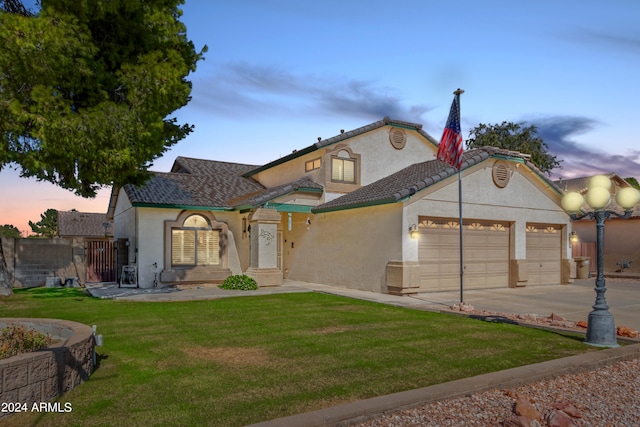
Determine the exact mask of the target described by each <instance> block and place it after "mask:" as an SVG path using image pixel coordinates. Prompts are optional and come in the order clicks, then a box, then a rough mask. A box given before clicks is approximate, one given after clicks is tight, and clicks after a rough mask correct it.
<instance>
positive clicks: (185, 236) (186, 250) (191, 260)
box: [171, 230, 196, 265]
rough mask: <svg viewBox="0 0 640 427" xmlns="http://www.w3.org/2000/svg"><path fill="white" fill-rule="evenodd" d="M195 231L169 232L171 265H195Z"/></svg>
mask: <svg viewBox="0 0 640 427" xmlns="http://www.w3.org/2000/svg"><path fill="white" fill-rule="evenodd" d="M195 243H196V232H195V230H171V264H173V265H195V262H196V247H195Z"/></svg>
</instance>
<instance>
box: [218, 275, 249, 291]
mask: <svg viewBox="0 0 640 427" xmlns="http://www.w3.org/2000/svg"><path fill="white" fill-rule="evenodd" d="M219 288H220V289H231V290H234V291H255V290H256V289H258V284H257V283H256V281H255V280H253V278H251V277H249V276H247V275H244V274H238V275H235V276H229V277H227V278H226V279H224V282H222V285H220V286H219Z"/></svg>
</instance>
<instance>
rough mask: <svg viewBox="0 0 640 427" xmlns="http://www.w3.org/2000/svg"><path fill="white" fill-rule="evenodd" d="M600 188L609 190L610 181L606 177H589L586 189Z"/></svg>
mask: <svg viewBox="0 0 640 427" xmlns="http://www.w3.org/2000/svg"><path fill="white" fill-rule="evenodd" d="M596 187H602V188H604V189H605V190H609V189H610V188H611V179H609V177H608V176H606V175H596V176H593V177H591V179H590V180H589V184H588V188H589V190H591V189H592V188H596Z"/></svg>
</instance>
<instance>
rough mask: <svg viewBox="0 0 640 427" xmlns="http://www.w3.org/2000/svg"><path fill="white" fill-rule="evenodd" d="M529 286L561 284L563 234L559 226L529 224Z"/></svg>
mask: <svg viewBox="0 0 640 427" xmlns="http://www.w3.org/2000/svg"><path fill="white" fill-rule="evenodd" d="M526 235H527V245H526V246H527V267H528V268H527V269H528V273H529V279H528V281H527V284H528V285H534V286H535V285H555V284H559V283H560V282H561V272H562V251H561V244H562V233H561V228H560V226H558V225H552V224H527V233H526Z"/></svg>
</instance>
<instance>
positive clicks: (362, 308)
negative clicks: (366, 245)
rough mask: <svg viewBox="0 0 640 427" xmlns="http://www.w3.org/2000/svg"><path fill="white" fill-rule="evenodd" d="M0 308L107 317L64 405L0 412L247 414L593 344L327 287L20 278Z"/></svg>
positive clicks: (12, 421)
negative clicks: (159, 296)
mask: <svg viewBox="0 0 640 427" xmlns="http://www.w3.org/2000/svg"><path fill="white" fill-rule="evenodd" d="M0 313H2V314H0V315H1V316H3V317H52V318H59V319H67V320H73V321H76V322H81V323H85V324H87V325H97V326H98V333H100V334H102V335H103V336H104V346H103V347H98V348H97V352H98V359H99V366H98V368H97V369H96V371H95V372H94V373H93V375H92V376H91V378H90V379H89V381H87V382H86V383H84V384H82V385H80V386H79V387H77V388H76V389H74V390H72V391H71V392H69V393H67V394H66V395H64V396H62V397H61V398H60V399H59V400H60V401H61V402H70V403H71V404H72V405H73V411H72V412H70V413H67V414H57V413H56V414H19V415H15V416H12V417H10V418H9V419H8V420H3V421H0V425H5V424H6V425H52V426H53V425H55V426H61V425H65V426H66V425H79V426H93V425H96V426H97V425H100V426H115V425H122V426H125V425H126V426H138V425H139V426H148V425H168V426H173V425H176V426H177V425H180V426H197V425H218V426H226V427H228V426H242V425H246V424H250V423H255V422H259V421H264V420H268V419H273V418H277V417H281V416H286V415H292V414H296V413H300V412H305V411H310V410H314V409H319V408H323V407H327V406H331V405H336V404H340V403H346V402H352V401H355V400H358V399H364V398H369V397H373V396H379V395H384V394H388V393H394V392H398V391H402V390H408V389H413V388H418V387H424V386H428V385H431V384H437V383H442V382H446V381H451V380H455V379H460V378H465V377H470V376H474V375H479V374H483V373H487V372H492V371H497V370H502V369H507V368H512V367H515V366H521V365H527V364H531V363H536V362H541V361H545V360H549V359H554V358H560V357H565V356H569V355H574V354H578V353H583V352H587V351H594V350H595V348H594V347H591V346H586V345H584V343H583V342H582V341H583V337H580V336H574V335H568V334H558V333H553V332H548V331H543V330H539V329H533V328H526V327H519V326H514V325H508V324H498V323H488V322H482V321H479V320H473V319H468V318H465V317H460V316H455V315H446V314H438V313H431V312H425V311H418V310H411V309H404V308H398V307H392V306H387V305H382V304H377V303H371V302H366V301H360V300H355V299H349V298H343V297H337V296H332V295H326V294H318V293H299V294H279V295H269V296H242V297H238V298H224V299H219V300H211V301H190V302H171V303H160V302H156V303H153V302H124V301H112V300H99V299H94V298H91V297H88V296H85V295H84V294H82V293H81V292H79V291H75V290H65V289H62V290H51V289H32V290H18V291H17V292H16V294H15V295H13V296H12V297H9V298H0Z"/></svg>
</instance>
